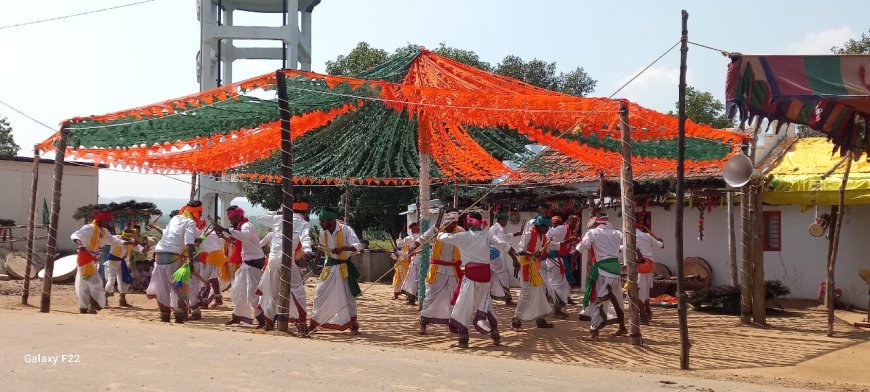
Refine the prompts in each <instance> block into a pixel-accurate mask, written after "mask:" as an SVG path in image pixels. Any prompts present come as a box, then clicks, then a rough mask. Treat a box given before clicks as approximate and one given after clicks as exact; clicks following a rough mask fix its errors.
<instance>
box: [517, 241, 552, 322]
mask: <svg viewBox="0 0 870 392" xmlns="http://www.w3.org/2000/svg"><path fill="white" fill-rule="evenodd" d="M532 227H534V226H530V227H529V229H527V230H526V232H525V233H523V237H522V240H520V246H519V248H520V250H524V251H525V250H528V251H529V252H532V253H537V252H538V251H540V250H541V247H542V246H543V245H544V240H545V237H544V236H540V237H539V238H538V239H537V241H536V242H535V247H534V249H528V248H529V243H530V242H531V240H532V231H531V228H532ZM529 268H535V266H534V263H532V265H530V267H529ZM538 272H542V271H541V270H540V269H538ZM541 277H542V278H543V277H544V276H543V274H542V275H541ZM552 311H553V306H552V305H550V302H549V301H547V282H546V281H544V282H543V283H541V284H540V285H538V286H535V285H533V284H532V283H531V279H529V280H528V281H527V280H524V279H523V274H522V271H521V272H520V298H519V300H518V301H517V309H516V312H515V314H514V318H516V319H519V320H520V321H531V320H537V319H539V318H543V317H544V316H546V315H548V314H550V312H552Z"/></svg>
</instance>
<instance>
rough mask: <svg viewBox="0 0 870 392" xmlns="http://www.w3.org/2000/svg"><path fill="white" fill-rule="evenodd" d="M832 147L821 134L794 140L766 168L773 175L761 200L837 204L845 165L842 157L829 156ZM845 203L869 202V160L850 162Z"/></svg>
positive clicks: (768, 173)
mask: <svg viewBox="0 0 870 392" xmlns="http://www.w3.org/2000/svg"><path fill="white" fill-rule="evenodd" d="M832 148H833V144H832V143H831V142H829V141H828V140H825V138H803V139H799V140H797V141H796V142H794V144H792V145H791V146H790V147H789V148H788V150H787V151H786V152H785V154H783V156H782V158H780V159H779V160H777V161H776V162H774V163H773V165H771V167H770V168H769V169H768V170H767V171H766V174H767V175H771V176H773V181H772V183H771V186H772V189H771V190H769V191H767V192H766V193H765V194H764V201H765V202H766V203H768V204H798V205H803V206H811V205H836V204H838V203H839V197H840V196H839V195H840V185H841V184H842V183H843V173H844V171H845V166H844V165H843V159H842V158H839V157H835V156H831V149H832ZM834 168H836V170H833V169H834ZM832 170H833V171H832ZM829 172H830V174H829V175H827V176H825V177H823V175H824V174H826V173H829ZM845 203H846V204H868V203H870V163H868V162H865V161H854V162H852V167H851V169H850V171H849V179H848V180H847V181H846V194H845Z"/></svg>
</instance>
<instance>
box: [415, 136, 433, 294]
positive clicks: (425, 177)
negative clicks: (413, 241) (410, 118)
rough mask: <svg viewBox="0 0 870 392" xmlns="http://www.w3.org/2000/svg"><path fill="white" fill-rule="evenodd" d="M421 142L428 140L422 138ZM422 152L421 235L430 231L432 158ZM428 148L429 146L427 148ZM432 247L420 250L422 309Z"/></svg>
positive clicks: (419, 290)
mask: <svg viewBox="0 0 870 392" xmlns="http://www.w3.org/2000/svg"><path fill="white" fill-rule="evenodd" d="M420 140H421V141H424V140H428V139H427V138H424V137H421V138H420ZM418 148H419V149H420V150H421V151H420V205H419V206H417V211H419V212H420V233H421V234H422V233H425V232H426V230H429V192H430V190H429V170H430V158H429V154H428V153H425V152H423V148H424V146H422V145H421V146H419V147H418ZM426 148H428V146H426ZM430 256H431V254H430V247H429V244H428V243H424V244H423V245H422V249H421V250H420V275H419V276H418V277H417V279H418V281H419V284H418V286H417V287H418V289H417V301H418V304H419V307H420V308H421V309H422V307H423V300H425V299H426V275H428V274H429V257H430Z"/></svg>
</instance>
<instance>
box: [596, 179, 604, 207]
mask: <svg viewBox="0 0 870 392" xmlns="http://www.w3.org/2000/svg"><path fill="white" fill-rule="evenodd" d="M604 185H605V183H604V172H603V171H602V172H599V173H598V211H596V212H601V211H604Z"/></svg>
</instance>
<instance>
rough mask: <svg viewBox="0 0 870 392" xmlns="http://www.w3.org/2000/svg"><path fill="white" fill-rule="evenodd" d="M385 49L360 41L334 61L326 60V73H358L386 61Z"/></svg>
mask: <svg viewBox="0 0 870 392" xmlns="http://www.w3.org/2000/svg"><path fill="white" fill-rule="evenodd" d="M387 56H388V55H387V51H386V50H383V49H377V48H373V47H371V46H370V45H369V44H368V43H366V42H360V43H358V44H357V45H356V47H355V48H353V49H352V50H351V51H350V53H348V54H347V55H346V56H345V55H340V56H338V57H337V58H336V59H335V61H327V62H326V73H328V74H330V75H358V74H360V73H362V72H363V71H365V70H367V69H370V68H373V67H374V66H376V65H379V64H382V63H384V62H386V61H387Z"/></svg>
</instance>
